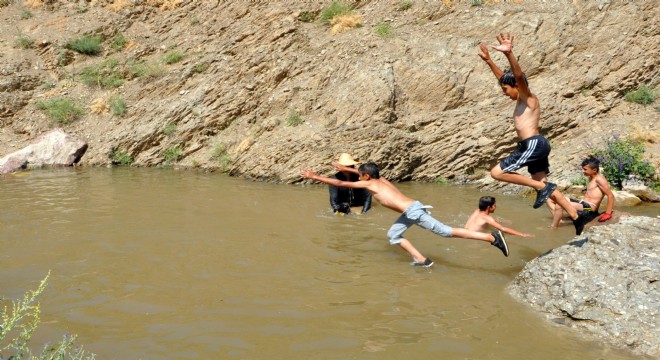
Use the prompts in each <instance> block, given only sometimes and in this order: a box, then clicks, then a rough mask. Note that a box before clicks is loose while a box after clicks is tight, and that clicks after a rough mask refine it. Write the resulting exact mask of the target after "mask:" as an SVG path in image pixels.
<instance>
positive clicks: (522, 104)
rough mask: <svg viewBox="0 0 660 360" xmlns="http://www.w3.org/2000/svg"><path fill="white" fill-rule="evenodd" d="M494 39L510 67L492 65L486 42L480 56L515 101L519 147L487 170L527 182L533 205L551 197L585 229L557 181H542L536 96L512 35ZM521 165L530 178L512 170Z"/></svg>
mask: <svg viewBox="0 0 660 360" xmlns="http://www.w3.org/2000/svg"><path fill="white" fill-rule="evenodd" d="M497 41H499V43H500V45H498V46H492V48H493V49H495V50H497V51H500V52H502V53H503V54H504V55H505V56H506V58H507V59H508V60H509V64H510V65H511V70H510V71H508V72H506V73H504V72H503V71H502V70H500V68H498V67H497V65H495V63H494V62H493V61H492V60H491V58H490V54H489V53H488V48H487V47H486V45H485V44H480V45H479V47H480V49H481V53H480V54H479V56H480V57H481V58H482V59H483V60H484V61H485V62H486V64H488V66H489V67H490V69H491V70H492V71H493V74H494V75H495V77H496V78H497V80H498V81H499V84H500V86H501V88H502V92H503V93H504V95H506V96H508V97H509V98H511V100H515V101H516V107H515V109H514V111H513V124H514V126H515V128H516V133H517V134H518V138H519V139H520V142H518V147H517V148H516V150H515V151H514V152H513V153H512V154H511V155H509V156H508V157H506V158H505V159H503V160H502V161H501V162H500V163H499V164H498V165H496V166H495V167H494V168H493V169H492V170H491V171H490V175H491V176H492V177H493V178H494V179H496V180H499V181H505V182H508V183H513V184H518V185H523V186H528V187H531V188H533V189H534V190H536V201H535V202H534V208H535V209H538V208H539V207H541V206H542V205H543V204H544V203H545V202H546V200H547V199H548V198H550V199H552V200H553V201H554V202H555V203H556V204H558V205H559V206H560V207H561V208H563V209H564V210H566V212H567V213H568V215H569V216H570V217H571V219H572V220H573V224H574V225H575V233H576V234H577V235H580V234H581V233H582V230H583V229H584V224H585V220H586V218H585V217H584V216H582V214H581V213H578V211H577V210H576V209H575V208H574V207H572V206H571V205H570V204H569V202H568V200H567V199H566V197H564V195H563V194H562V193H561V192H559V191H558V190H556V188H557V185H555V184H553V183H550V182H545V181H546V180H547V175H548V172H549V171H550V163H549V162H548V155H549V154H550V143H549V142H548V140H547V139H546V138H544V137H543V136H541V135H540V134H539V119H540V118H541V108H540V106H539V99H538V98H537V97H536V95H534V94H533V93H532V92H531V91H530V89H529V85H528V84H527V78H526V77H525V75H524V74H523V72H522V69H521V68H520V64H518V60H517V59H516V57H515V55H514V54H513V51H512V50H513V36H511V35H510V34H509V33H506V34H504V33H501V34H499V35H497ZM523 166H527V169H528V171H529V173H530V174H531V175H532V177H531V178H528V177H526V176H523V175H521V174H518V173H516V172H515V171H516V170H518V169H520V168H521V167H523Z"/></svg>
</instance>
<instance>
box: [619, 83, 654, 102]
mask: <svg viewBox="0 0 660 360" xmlns="http://www.w3.org/2000/svg"><path fill="white" fill-rule="evenodd" d="M657 97H658V95H657V94H656V91H655V90H653V89H651V88H650V87H648V86H646V85H642V86H640V87H639V88H638V89H637V90H635V91H629V92H627V93H626V95H625V99H626V101H628V102H633V103H636V104H642V105H648V104H652V103H653V102H654V101H655V99H656V98H657Z"/></svg>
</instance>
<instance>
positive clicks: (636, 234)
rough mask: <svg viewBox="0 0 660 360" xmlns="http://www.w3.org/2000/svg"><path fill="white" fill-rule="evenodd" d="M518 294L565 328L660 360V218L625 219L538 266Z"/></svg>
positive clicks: (526, 273)
mask: <svg viewBox="0 0 660 360" xmlns="http://www.w3.org/2000/svg"><path fill="white" fill-rule="evenodd" d="M509 291H510V293H511V294H512V295H513V296H514V297H516V298H518V299H519V300H521V301H522V302H525V303H528V304H530V305H531V306H532V307H533V308H535V309H537V310H539V311H540V312H541V313H543V314H545V315H546V316H547V317H548V318H549V319H552V320H553V321H554V322H556V323H558V324H563V325H567V326H571V327H576V328H580V329H583V330H587V331H583V333H585V334H591V335H593V336H595V337H598V338H601V339H603V340H604V341H606V342H609V343H612V344H614V345H617V346H620V347H624V348H628V349H630V350H632V351H633V352H635V353H637V354H643V355H648V356H653V357H659V356H660V323H659V322H658V319H660V218H651V217H637V216H630V217H621V219H620V220H619V223H618V224H614V225H609V226H594V227H591V228H590V229H589V230H587V231H586V232H585V233H583V234H582V236H578V237H575V238H574V239H573V241H571V242H570V243H568V244H567V245H564V246H561V247H559V248H557V249H553V250H551V251H550V252H548V253H546V254H543V255H541V256H539V257H538V258H536V259H534V260H532V261H530V262H529V263H528V264H527V265H526V266H525V268H524V269H523V270H522V272H521V273H520V274H518V276H517V277H516V278H515V279H514V281H513V282H512V284H511V285H510V286H509Z"/></svg>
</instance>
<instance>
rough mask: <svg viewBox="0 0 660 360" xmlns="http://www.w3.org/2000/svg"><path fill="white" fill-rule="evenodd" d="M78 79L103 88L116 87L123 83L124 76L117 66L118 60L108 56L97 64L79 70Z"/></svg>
mask: <svg viewBox="0 0 660 360" xmlns="http://www.w3.org/2000/svg"><path fill="white" fill-rule="evenodd" d="M80 80H81V81H82V82H83V83H84V84H86V85H89V86H99V87H101V88H104V89H109V88H118V87H120V86H122V85H123V84H124V76H123V74H122V73H121V71H120V68H119V60H117V59H114V58H110V59H108V60H106V61H104V62H102V63H100V64H99V65H94V66H87V67H85V68H83V69H82V71H81V72H80Z"/></svg>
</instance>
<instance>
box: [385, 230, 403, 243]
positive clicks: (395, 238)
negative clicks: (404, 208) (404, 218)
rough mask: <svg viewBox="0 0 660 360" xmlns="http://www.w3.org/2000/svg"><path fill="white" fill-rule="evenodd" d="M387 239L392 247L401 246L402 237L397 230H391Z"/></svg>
mask: <svg viewBox="0 0 660 360" xmlns="http://www.w3.org/2000/svg"><path fill="white" fill-rule="evenodd" d="M387 239H388V240H389V241H390V245H396V244H399V243H400V242H401V240H402V238H401V235H400V234H399V233H398V231H396V230H390V231H388V232H387Z"/></svg>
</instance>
